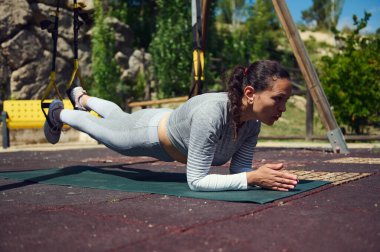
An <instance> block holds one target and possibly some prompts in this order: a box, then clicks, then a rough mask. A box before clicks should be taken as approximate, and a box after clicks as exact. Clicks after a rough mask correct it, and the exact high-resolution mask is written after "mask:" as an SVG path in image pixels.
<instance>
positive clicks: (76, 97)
mask: <svg viewBox="0 0 380 252" xmlns="http://www.w3.org/2000/svg"><path fill="white" fill-rule="evenodd" d="M70 98H71V100H72V101H75V109H77V110H83V111H90V110H91V109H90V108H89V107H87V106H86V101H87V99H86V98H87V92H86V90H84V89H83V88H82V87H75V88H73V89H72V90H71V92H70Z"/></svg>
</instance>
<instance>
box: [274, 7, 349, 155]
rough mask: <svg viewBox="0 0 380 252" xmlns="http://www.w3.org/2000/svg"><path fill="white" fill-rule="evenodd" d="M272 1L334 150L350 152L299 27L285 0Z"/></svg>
mask: <svg viewBox="0 0 380 252" xmlns="http://www.w3.org/2000/svg"><path fill="white" fill-rule="evenodd" d="M272 2H273V5H274V9H275V11H276V13H277V16H278V17H279V19H280V21H281V23H282V26H283V27H284V30H285V32H286V35H287V37H288V40H289V42H290V45H291V47H292V50H293V53H294V55H295V57H296V59H297V62H298V65H299V67H300V69H301V72H302V75H303V77H304V78H305V81H306V84H307V87H308V89H309V91H310V94H311V96H312V97H313V101H314V103H315V105H316V107H317V110H318V113H319V116H320V117H321V120H322V123H323V125H324V127H325V129H326V130H327V131H328V133H327V137H328V139H329V141H330V143H331V145H332V148H333V151H334V152H335V153H348V148H347V145H346V142H345V140H344V137H343V134H342V131H341V130H340V128H339V126H338V124H337V122H336V120H335V117H334V115H333V113H332V111H331V110H330V105H329V102H328V100H327V97H326V95H325V93H324V91H323V88H322V86H321V84H320V82H319V78H318V75H317V73H316V71H315V69H314V67H313V65H312V64H311V62H310V59H309V56H308V54H307V51H306V48H305V45H304V44H303V42H302V40H301V37H300V35H299V33H298V29H297V27H296V25H295V24H294V21H293V19H292V16H291V15H290V12H289V9H288V7H287V5H286V3H285V0H272Z"/></svg>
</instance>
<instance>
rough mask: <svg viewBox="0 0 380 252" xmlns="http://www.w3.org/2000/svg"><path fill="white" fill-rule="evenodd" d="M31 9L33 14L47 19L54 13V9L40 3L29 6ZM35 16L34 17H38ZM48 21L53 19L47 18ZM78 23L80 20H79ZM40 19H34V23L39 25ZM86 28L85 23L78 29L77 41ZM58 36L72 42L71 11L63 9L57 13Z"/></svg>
mask: <svg viewBox="0 0 380 252" xmlns="http://www.w3.org/2000/svg"><path fill="white" fill-rule="evenodd" d="M30 6H31V9H32V10H33V12H34V13H39V15H43V16H45V17H47V18H49V17H50V15H51V13H54V11H55V7H53V6H49V5H45V4H42V3H37V4H31V5H30ZM39 15H37V14H35V15H34V16H35V17H36V16H39ZM49 20H50V21H52V22H54V17H50V18H49ZM79 20H80V21H82V22H83V20H81V18H79ZM40 21H41V20H40V19H39V18H36V20H34V22H35V23H36V24H38V25H39V23H40ZM83 23H84V22H83ZM88 29H89V28H88V27H87V26H86V25H85V23H84V24H83V25H82V26H81V27H80V29H79V33H78V39H82V37H84V36H85V35H86V33H87V31H88ZM58 36H60V37H63V38H65V39H66V40H67V41H72V40H73V36H74V32H73V13H72V11H68V10H65V9H60V11H59V21H58Z"/></svg>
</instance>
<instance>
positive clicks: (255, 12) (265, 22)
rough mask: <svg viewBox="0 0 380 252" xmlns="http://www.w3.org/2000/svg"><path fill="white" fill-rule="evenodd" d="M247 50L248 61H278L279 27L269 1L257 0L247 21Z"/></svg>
mask: <svg viewBox="0 0 380 252" xmlns="http://www.w3.org/2000/svg"><path fill="white" fill-rule="evenodd" d="M246 26H247V34H248V37H247V40H246V41H247V48H248V50H249V55H250V58H249V60H250V61H256V60H259V59H276V60H281V59H280V54H279V51H278V45H279V39H280V37H281V36H282V35H281V34H282V33H281V27H280V24H279V21H278V18H277V15H276V13H275V11H274V7H273V4H272V2H271V1H265V0H257V1H256V2H255V4H254V5H253V7H252V8H251V9H250V15H249V18H248V20H247V24H246Z"/></svg>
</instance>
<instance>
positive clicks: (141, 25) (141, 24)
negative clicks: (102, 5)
mask: <svg viewBox="0 0 380 252" xmlns="http://www.w3.org/2000/svg"><path fill="white" fill-rule="evenodd" d="M156 12H157V4H156V0H110V15H111V16H113V17H116V18H117V19H119V20H120V21H122V22H123V23H125V24H128V25H129V26H130V27H131V29H132V31H133V32H134V34H135V39H134V46H135V47H138V48H145V49H147V48H148V47H149V44H150V42H151V40H152V35H153V34H154V32H155V28H156V25H155V24H156V14H157V13H156Z"/></svg>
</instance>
